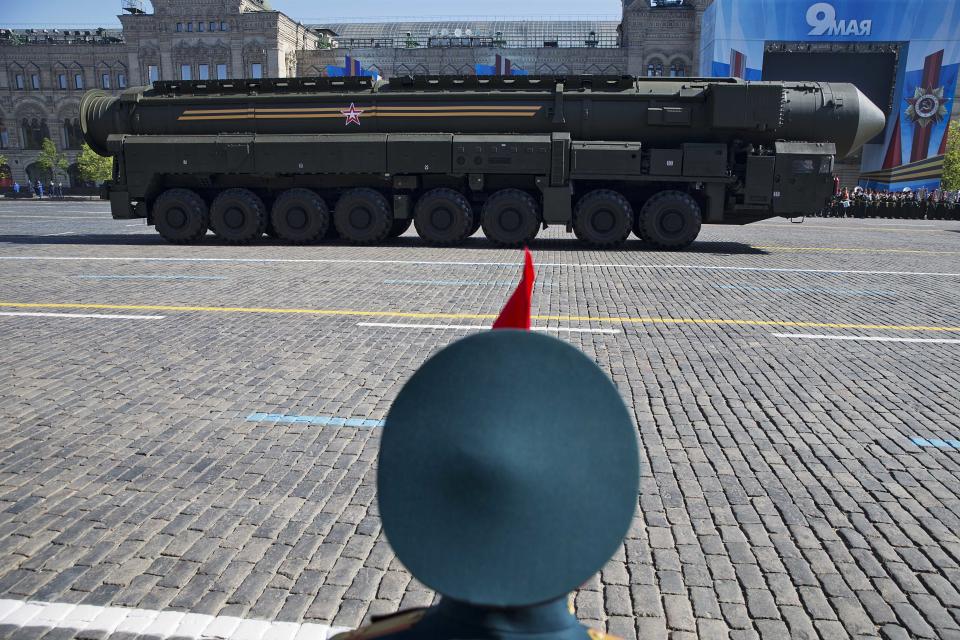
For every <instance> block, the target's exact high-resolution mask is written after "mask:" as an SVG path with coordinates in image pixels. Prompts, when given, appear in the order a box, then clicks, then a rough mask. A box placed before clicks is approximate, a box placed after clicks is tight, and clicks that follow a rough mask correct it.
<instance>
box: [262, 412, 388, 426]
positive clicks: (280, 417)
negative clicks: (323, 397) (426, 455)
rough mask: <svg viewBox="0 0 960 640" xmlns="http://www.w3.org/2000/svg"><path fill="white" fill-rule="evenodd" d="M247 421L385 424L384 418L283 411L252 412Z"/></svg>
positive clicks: (327, 424) (340, 424)
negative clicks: (289, 413) (298, 413)
mask: <svg viewBox="0 0 960 640" xmlns="http://www.w3.org/2000/svg"><path fill="white" fill-rule="evenodd" d="M247 422H278V423H281V424H312V425H316V426H320V427H358V428H363V429H377V428H380V427H382V426H383V425H384V421H383V420H368V419H364V418H338V417H336V416H291V415H287V414H283V413H251V414H250V415H249V416H247Z"/></svg>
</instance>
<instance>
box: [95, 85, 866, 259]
mask: <svg viewBox="0 0 960 640" xmlns="http://www.w3.org/2000/svg"><path fill="white" fill-rule="evenodd" d="M80 113H81V123H82V126H83V131H84V135H85V137H86V140H87V142H88V143H89V144H90V146H91V147H92V148H93V149H94V150H95V151H97V152H98V153H100V154H103V155H111V156H113V157H114V163H113V180H112V181H111V182H109V183H108V184H107V185H106V187H105V194H104V197H106V198H108V199H109V200H110V204H111V210H112V214H113V217H114V218H118V219H129V218H146V219H147V221H148V223H150V224H152V225H154V226H156V228H157V230H158V231H159V232H160V234H161V235H162V236H163V237H164V238H166V239H167V240H168V241H170V242H175V243H188V242H194V241H197V240H199V239H200V238H201V237H202V236H204V235H205V234H206V233H207V231H208V230H212V231H213V232H214V233H215V234H216V235H217V236H219V237H220V238H221V239H223V240H224V241H227V242H230V243H247V242H251V241H254V240H256V239H257V238H259V237H260V236H261V235H263V234H264V233H268V234H270V235H274V236H276V237H279V238H282V239H284V240H286V241H289V242H292V243H298V244H306V243H310V242H315V241H319V240H321V239H324V238H329V237H334V236H338V237H339V238H341V239H342V240H343V241H346V242H349V243H354V244H376V243H380V242H383V241H386V240H387V239H389V238H391V237H396V236H398V235H401V234H403V233H404V232H405V231H407V229H408V228H409V227H410V225H411V223H412V224H414V225H415V226H416V230H417V233H418V234H419V235H420V236H421V237H422V238H423V239H424V240H426V241H427V242H428V243H430V244H434V245H456V244H458V243H460V242H462V241H463V240H465V239H466V238H468V237H470V236H472V235H473V234H474V233H476V232H477V230H478V229H480V228H482V229H483V232H484V234H485V235H486V236H487V238H489V239H490V240H491V241H492V242H494V243H496V244H498V245H503V246H517V245H522V244H525V243H528V242H530V241H531V240H532V239H533V238H534V237H535V236H536V235H537V233H538V231H539V230H540V229H542V228H545V227H547V226H550V225H557V226H562V227H565V228H566V229H567V231H573V232H575V233H576V235H577V237H578V238H580V239H581V240H583V241H585V242H587V243H589V244H591V245H594V246H599V247H612V246H616V245H618V244H620V243H622V242H623V241H624V240H625V239H626V238H627V237H628V235H629V234H630V232H631V231H633V232H634V233H635V234H636V235H637V236H639V237H640V238H642V239H644V240H645V241H647V242H648V243H650V244H651V245H654V246H656V247H660V248H664V249H680V248H683V247H686V246H687V245H689V244H690V243H691V242H693V241H694V239H695V238H696V237H697V235H698V233H699V232H700V228H701V225H702V224H745V223H749V222H755V221H758V220H763V219H765V218H770V217H773V216H796V215H803V214H809V213H813V212H815V211H817V210H818V209H820V208H821V207H822V206H823V205H824V203H825V201H826V200H827V199H828V198H829V197H830V196H831V194H832V192H833V163H834V158H835V157H836V156H841V157H843V156H846V155H848V154H850V153H853V152H855V151H856V150H857V149H859V148H860V147H862V146H863V145H864V144H865V143H866V142H867V141H869V140H870V139H871V138H873V137H874V136H876V135H877V134H878V133H879V132H880V131H881V130H882V129H883V126H884V121H885V118H884V114H883V113H882V112H881V111H880V109H878V108H877V107H876V106H875V105H874V104H873V103H871V102H870V100H869V99H867V98H866V97H865V96H864V95H863V94H862V93H861V92H860V91H859V90H858V89H857V88H856V87H855V86H853V85H850V84H828V83H816V82H744V81H742V80H737V79H717V78H710V79H707V78H675V79H667V78H631V77H616V76H614V77H609V76H568V77H537V76H513V77H509V76H508V77H477V76H464V77H399V78H393V79H391V80H389V81H388V82H382V81H373V80H371V79H370V78H291V79H272V80H270V79H268V80H232V81H231V80H221V81H194V82H157V83H154V85H153V86H152V87H147V88H143V87H141V88H132V89H129V90H127V91H125V92H123V93H122V94H120V96H118V97H114V96H110V95H108V94H106V93H104V92H100V91H91V92H88V93H87V94H86V95H85V96H84V97H83V100H82V103H81V105H80Z"/></svg>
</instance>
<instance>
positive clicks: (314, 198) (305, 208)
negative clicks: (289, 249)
mask: <svg viewBox="0 0 960 640" xmlns="http://www.w3.org/2000/svg"><path fill="white" fill-rule="evenodd" d="M270 223H271V225H272V226H273V228H274V229H276V232H277V236H278V237H280V238H282V239H283V240H286V241H287V242H290V243H293V244H309V243H311V242H318V241H319V240H322V239H323V238H324V236H326V235H327V229H328V228H329V227H330V210H329V209H328V208H327V203H326V202H324V201H323V198H321V197H320V196H318V195H317V194H316V192H314V191H311V190H310V189H289V190H287V191H284V192H283V193H282V194H280V197H279V198H277V201H276V202H274V203H273V211H271V212H270Z"/></svg>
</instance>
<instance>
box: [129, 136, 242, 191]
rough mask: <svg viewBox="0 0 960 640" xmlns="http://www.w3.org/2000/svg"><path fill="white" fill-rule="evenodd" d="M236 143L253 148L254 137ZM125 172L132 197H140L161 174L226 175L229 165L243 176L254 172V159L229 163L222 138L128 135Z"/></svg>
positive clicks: (238, 137) (238, 138) (239, 138)
mask: <svg viewBox="0 0 960 640" xmlns="http://www.w3.org/2000/svg"><path fill="white" fill-rule="evenodd" d="M236 138H237V140H236V143H237V144H238V145H241V146H242V147H243V148H244V149H249V148H250V146H251V143H252V141H253V136H236ZM123 158H124V164H125V166H124V169H125V171H126V178H127V184H128V185H130V191H131V195H133V196H140V195H143V194H142V193H141V191H142V188H144V187H145V185H148V184H150V183H151V182H152V180H153V179H154V177H155V176H157V175H158V174H166V175H175V174H186V175H196V174H211V173H222V172H223V170H224V167H225V166H240V168H241V169H242V170H241V171H239V172H240V173H246V172H248V171H249V170H250V169H252V158H251V156H250V154H249V152H247V151H245V152H244V153H243V154H242V158H240V159H233V162H228V158H227V157H226V149H225V147H224V146H223V145H222V144H221V142H220V137H219V136H189V137H184V136H126V137H124V139H123Z"/></svg>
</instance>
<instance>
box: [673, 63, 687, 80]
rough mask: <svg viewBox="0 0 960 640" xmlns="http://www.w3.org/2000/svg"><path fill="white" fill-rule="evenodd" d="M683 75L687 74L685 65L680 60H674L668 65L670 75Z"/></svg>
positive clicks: (678, 76) (677, 76) (675, 76)
mask: <svg viewBox="0 0 960 640" xmlns="http://www.w3.org/2000/svg"><path fill="white" fill-rule="evenodd" d="M685 75H687V65H685V64H684V63H683V61H681V60H674V61H673V64H671V65H670V77H671V78H682V77H684V76H685Z"/></svg>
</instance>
